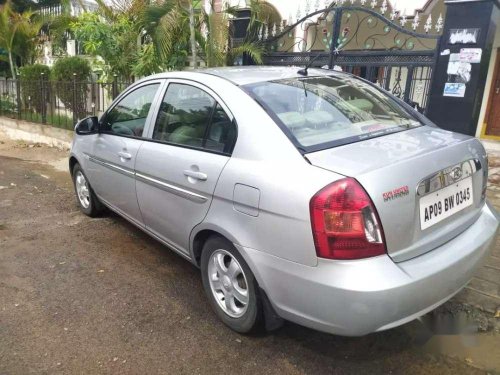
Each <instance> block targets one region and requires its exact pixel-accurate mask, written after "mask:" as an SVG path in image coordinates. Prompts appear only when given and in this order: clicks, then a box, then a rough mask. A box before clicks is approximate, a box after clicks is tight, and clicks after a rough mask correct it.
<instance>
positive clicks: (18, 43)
mask: <svg viewBox="0 0 500 375" xmlns="http://www.w3.org/2000/svg"><path fill="white" fill-rule="evenodd" d="M40 27H41V22H39V21H38V20H37V18H36V17H35V13H33V12H32V11H25V12H23V13H17V12H15V11H14V10H13V8H12V1H11V0H7V1H6V2H5V4H4V5H2V6H0V48H3V49H4V50H5V51H6V52H7V56H8V60H9V65H10V70H11V74H12V77H15V76H16V68H17V66H16V64H15V58H16V56H17V57H20V58H22V59H23V60H24V61H28V60H30V58H32V56H33V55H34V51H35V44H36V38H37V35H38V32H39V31H40Z"/></svg>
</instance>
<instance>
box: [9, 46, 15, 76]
mask: <svg viewBox="0 0 500 375" xmlns="http://www.w3.org/2000/svg"><path fill="white" fill-rule="evenodd" d="M9 64H10V73H11V74H12V79H16V67H15V66H14V61H13V59H12V52H11V51H10V50H9Z"/></svg>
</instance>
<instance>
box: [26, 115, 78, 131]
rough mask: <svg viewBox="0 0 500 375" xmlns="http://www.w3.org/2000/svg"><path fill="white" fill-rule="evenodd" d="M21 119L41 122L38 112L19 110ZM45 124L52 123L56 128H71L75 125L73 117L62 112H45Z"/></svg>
mask: <svg viewBox="0 0 500 375" xmlns="http://www.w3.org/2000/svg"><path fill="white" fill-rule="evenodd" d="M21 119H23V120H26V121H31V122H37V123H40V124H42V123H43V121H42V120H43V119H42V115H41V114H40V113H34V112H29V111H23V112H21ZM45 123H46V124H47V125H52V126H54V127H56V128H61V129H68V130H73V129H74V127H75V125H74V124H73V117H70V116H67V115H64V114H59V113H56V114H49V113H48V114H47V116H46V122H45Z"/></svg>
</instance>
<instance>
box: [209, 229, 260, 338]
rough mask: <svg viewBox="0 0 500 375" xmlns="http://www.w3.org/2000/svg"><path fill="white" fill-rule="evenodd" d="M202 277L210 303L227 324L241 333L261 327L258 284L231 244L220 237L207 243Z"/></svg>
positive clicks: (211, 238) (212, 238)
mask: <svg viewBox="0 0 500 375" xmlns="http://www.w3.org/2000/svg"><path fill="white" fill-rule="evenodd" d="M201 274H202V280H203V288H204V289H205V293H206V294H207V297H208V299H209V301H210V304H211V306H212V308H213V310H214V311H215V313H216V314H217V316H218V317H219V319H220V320H222V322H223V323H224V324H226V325H227V326H228V327H229V328H231V329H232V330H234V331H236V332H239V333H251V332H256V331H259V330H260V329H261V328H262V322H263V311H262V301H261V299H260V296H259V292H258V291H259V287H258V284H257V281H256V280H255V277H254V275H253V273H252V271H251V270H250V267H248V265H247V263H246V262H245V260H244V259H243V257H242V256H241V254H240V253H239V252H238V251H237V250H236V249H235V248H234V246H233V245H232V244H231V242H229V241H227V240H226V239H224V238H222V237H219V236H212V237H210V238H209V239H208V240H207V241H206V242H205V244H204V246H203V250H202V254H201ZM245 296H246V297H245ZM226 297H227V298H226ZM243 297H245V298H243Z"/></svg>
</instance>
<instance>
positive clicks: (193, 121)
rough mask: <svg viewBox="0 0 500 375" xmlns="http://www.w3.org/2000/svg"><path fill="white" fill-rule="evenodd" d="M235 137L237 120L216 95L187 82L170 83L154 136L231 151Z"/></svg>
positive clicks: (189, 144) (224, 151)
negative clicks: (216, 99)
mask: <svg viewBox="0 0 500 375" xmlns="http://www.w3.org/2000/svg"><path fill="white" fill-rule="evenodd" d="M235 137H236V130H235V127H234V123H233V122H232V121H231V119H230V118H229V116H228V115H227V114H226V112H225V111H224V109H223V108H222V107H221V106H220V104H219V103H217V102H216V101H215V99H214V98H213V97H212V96H210V95H209V94H208V93H206V92H205V91H203V90H201V89H199V88H197V87H194V86H191V85H187V84H181V83H171V84H170V85H169V86H168V89H167V92H166V94H165V97H164V98H163V101H162V103H161V105H160V110H159V112H158V117H157V119H156V124H155V128H154V131H153V139H155V140H158V141H163V142H168V143H173V144H179V145H184V146H192V147H199V148H205V149H207V150H210V151H216V152H221V153H230V152H231V151H232V146H233V144H234V139H235Z"/></svg>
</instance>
